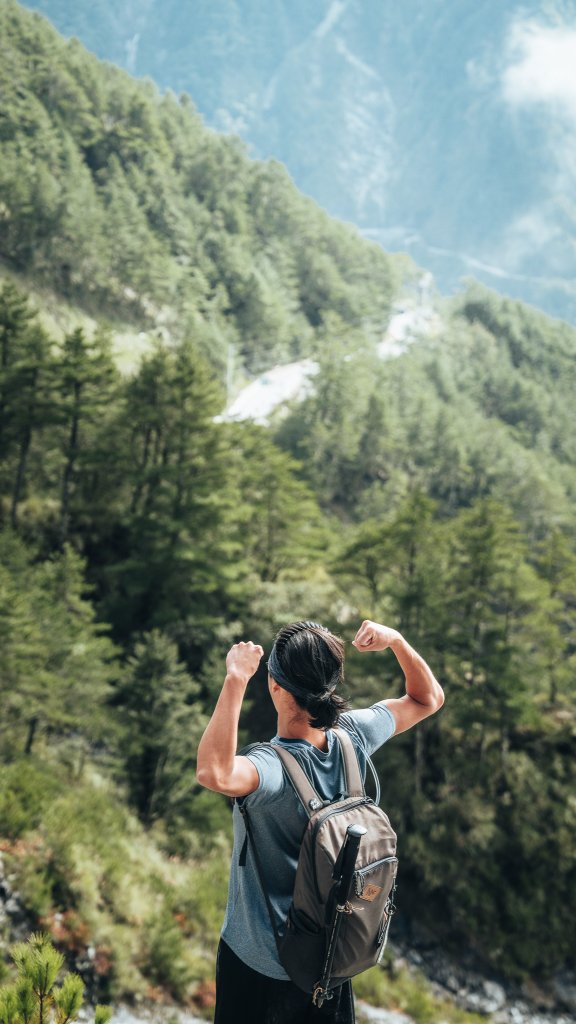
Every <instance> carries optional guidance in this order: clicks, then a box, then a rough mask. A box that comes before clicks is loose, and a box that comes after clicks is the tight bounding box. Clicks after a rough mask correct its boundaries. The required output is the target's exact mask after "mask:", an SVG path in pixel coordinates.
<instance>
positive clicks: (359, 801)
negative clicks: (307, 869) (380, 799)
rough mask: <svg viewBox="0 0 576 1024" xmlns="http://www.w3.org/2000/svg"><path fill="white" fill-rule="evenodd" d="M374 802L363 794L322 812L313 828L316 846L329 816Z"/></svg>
mask: <svg viewBox="0 0 576 1024" xmlns="http://www.w3.org/2000/svg"><path fill="white" fill-rule="evenodd" d="M373 802H374V801H373V800H371V799H370V797H366V796H362V797H358V799H356V800H352V801H351V802H350V803H349V804H346V807H342V806H340V807H338V808H335V809H333V810H331V811H327V812H326V814H322V815H321V816H320V817H319V818H317V819H316V821H315V822H314V830H313V837H312V838H313V843H314V848H316V838H317V836H318V830H319V829H320V828H321V826H322V825H323V824H324V822H325V821H327V820H328V818H331V817H332V816H333V815H334V814H341V813H342V811H344V810H346V811H347V810H348V808H353V807H361V806H362V804H371V803H373ZM316 859H317V858H316V857H314V861H313V868H314V887H315V889H316V896H317V897H318V900H319V902H320V903H321V902H322V898H321V896H320V889H319V888H318V874H317V871H316Z"/></svg>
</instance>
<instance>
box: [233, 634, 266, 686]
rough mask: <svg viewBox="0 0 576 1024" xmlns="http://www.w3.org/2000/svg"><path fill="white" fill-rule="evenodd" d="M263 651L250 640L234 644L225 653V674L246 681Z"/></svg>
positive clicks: (256, 665)
mask: <svg viewBox="0 0 576 1024" xmlns="http://www.w3.org/2000/svg"><path fill="white" fill-rule="evenodd" d="M263 654H264V651H263V649H262V647H261V646H260V644H253V643H252V641H251V640H248V641H246V642H244V641H243V640H242V641H241V642H240V643H239V644H234V646H233V647H231V648H230V650H229V651H228V654H227V655H226V675H228V676H234V678H236V679H238V680H240V681H242V682H244V683H247V682H248V680H249V679H251V678H252V676H253V675H254V673H255V671H256V669H257V668H258V665H259V664H260V659H261V657H262V655H263Z"/></svg>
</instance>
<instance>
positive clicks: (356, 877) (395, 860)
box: [354, 855, 398, 896]
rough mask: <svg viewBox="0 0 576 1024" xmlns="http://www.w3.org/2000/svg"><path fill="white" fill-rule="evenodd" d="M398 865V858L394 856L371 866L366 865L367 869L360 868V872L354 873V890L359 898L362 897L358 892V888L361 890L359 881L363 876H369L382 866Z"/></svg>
mask: <svg viewBox="0 0 576 1024" xmlns="http://www.w3.org/2000/svg"><path fill="white" fill-rule="evenodd" d="M397 863H398V857H395V856H394V855H392V856H390V857H382V859H381V860H373V861H372V863H371V864H366V866H365V867H363V868H358V870H357V871H355V872H354V889H355V892H356V895H357V896H360V895H361V892H358V888H359V886H358V881H359V879H360V877H361V876H362V875H365V874H367V873H368V872H371V871H375V870H376V868H379V867H380V865H381V864H397Z"/></svg>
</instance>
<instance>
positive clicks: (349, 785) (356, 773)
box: [332, 727, 365, 796]
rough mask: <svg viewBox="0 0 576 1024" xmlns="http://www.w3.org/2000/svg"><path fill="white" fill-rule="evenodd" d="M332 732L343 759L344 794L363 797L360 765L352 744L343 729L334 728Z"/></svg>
mask: <svg viewBox="0 0 576 1024" xmlns="http://www.w3.org/2000/svg"><path fill="white" fill-rule="evenodd" d="M332 732H333V733H334V734H335V735H336V736H337V738H338V742H339V744H340V749H341V751H342V757H343V759H344V772H345V776H346V792H347V793H348V796H364V795H365V793H364V783H363V782H362V776H361V774H360V765H359V764H358V757H357V755H356V751H355V749H354V744H353V743H352V740H351V739H350V736H349V735H348V733H347V732H346V730H345V729H341V728H339V727H336V728H334V729H333V730H332Z"/></svg>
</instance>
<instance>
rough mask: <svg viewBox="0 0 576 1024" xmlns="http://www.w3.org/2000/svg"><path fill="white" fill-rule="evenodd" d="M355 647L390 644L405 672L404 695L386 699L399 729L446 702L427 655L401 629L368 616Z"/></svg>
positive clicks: (364, 650)
mask: <svg viewBox="0 0 576 1024" xmlns="http://www.w3.org/2000/svg"><path fill="white" fill-rule="evenodd" d="M352 643H353V645H354V647H356V649H357V650H358V651H361V652H362V653H367V652H370V651H385V650H386V649H387V648H390V649H391V650H392V651H393V652H394V654H395V655H396V658H397V661H398V663H399V665H400V667H401V669H402V671H403V672H404V679H405V681H406V693H405V695H404V697H398V698H397V699H394V698H391V699H389V700H383V701H382V702H381V703H382V704H385V705H386V707H387V708H389V709H390V711H391V712H392V714H393V715H394V719H395V721H396V732H397V733H399V732H405V731H406V729H410V728H411V727H412V726H413V725H416V723H417V722H421V721H422V719H424V718H428V716H429V715H433V714H434V712H435V711H438V710H439V708H441V707H442V705H443V703H444V691H443V689H442V687H441V686H440V683H439V682H438V680H437V679H436V677H435V676H434V673H433V672H432V669H431V668H430V667H429V665H427V663H426V662H425V661H424V658H422V657H421V655H419V654H418V652H417V651H415V650H414V648H413V647H411V646H410V644H409V643H408V641H407V640H405V639H404V637H403V636H402V634H401V633H399V632H398V630H397V629H390V627H389V626H383V625H380V624H379V623H378V622H371V621H370V620H369V619H366V620H365V621H364V622H363V623H362V625H361V626H360V629H359V630H358V632H357V634H356V636H355V637H354V640H353V641H352Z"/></svg>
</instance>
